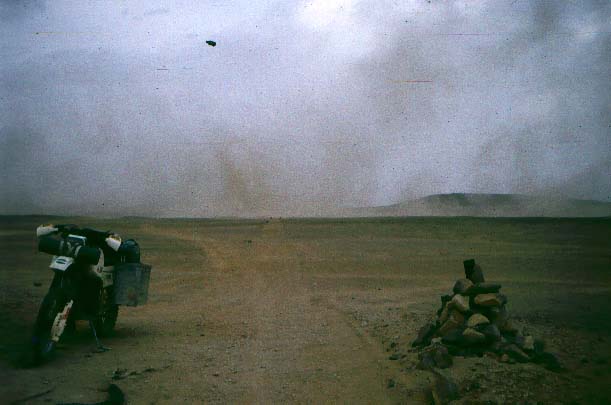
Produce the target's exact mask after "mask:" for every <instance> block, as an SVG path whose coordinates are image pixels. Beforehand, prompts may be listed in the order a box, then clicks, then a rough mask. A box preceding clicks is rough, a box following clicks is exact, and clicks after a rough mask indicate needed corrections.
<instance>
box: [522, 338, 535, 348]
mask: <svg viewBox="0 0 611 405" xmlns="http://www.w3.org/2000/svg"><path fill="white" fill-rule="evenodd" d="M520 347H521V348H522V350H526V351H529V352H532V351H534V350H535V338H533V337H532V336H524V339H523V341H522V345H521V346H520Z"/></svg>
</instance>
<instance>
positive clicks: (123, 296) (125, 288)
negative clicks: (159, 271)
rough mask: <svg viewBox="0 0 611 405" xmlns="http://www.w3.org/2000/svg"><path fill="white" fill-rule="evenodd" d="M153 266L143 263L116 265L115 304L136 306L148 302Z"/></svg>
mask: <svg viewBox="0 0 611 405" xmlns="http://www.w3.org/2000/svg"><path fill="white" fill-rule="evenodd" d="M151 269H152V266H150V265H148V264H143V263H119V264H117V265H116V266H115V280H114V289H115V304H118V305H127V306H130V307H136V306H138V305H143V304H146V302H147V300H148V293H149V280H150V278H151Z"/></svg>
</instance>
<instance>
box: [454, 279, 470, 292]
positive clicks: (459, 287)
mask: <svg viewBox="0 0 611 405" xmlns="http://www.w3.org/2000/svg"><path fill="white" fill-rule="evenodd" d="M472 286H473V282H472V281H471V280H469V279H466V278H461V279H458V280H456V283H455V284H454V288H452V291H454V294H465V293H466V292H467V290H468V289H469V288H471V287H472Z"/></svg>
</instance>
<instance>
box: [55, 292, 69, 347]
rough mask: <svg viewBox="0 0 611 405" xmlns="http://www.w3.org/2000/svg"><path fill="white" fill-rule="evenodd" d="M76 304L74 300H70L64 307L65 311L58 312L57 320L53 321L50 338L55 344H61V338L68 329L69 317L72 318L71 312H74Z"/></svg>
mask: <svg viewBox="0 0 611 405" xmlns="http://www.w3.org/2000/svg"><path fill="white" fill-rule="evenodd" d="M73 304H74V300H70V301H68V302H67V303H66V305H65V306H64V309H63V310H62V311H60V312H58V314H57V316H55V320H54V321H53V326H52V327H51V335H50V338H51V340H52V341H54V342H55V343H57V342H59V338H60V337H61V336H62V334H63V333H64V330H65V329H66V325H67V324H68V317H69V316H70V311H71V310H72V305H73Z"/></svg>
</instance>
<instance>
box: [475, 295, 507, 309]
mask: <svg viewBox="0 0 611 405" xmlns="http://www.w3.org/2000/svg"><path fill="white" fill-rule="evenodd" d="M474 302H475V305H479V306H481V307H500V306H502V305H504V304H505V303H506V302H507V298H506V297H505V296H504V295H503V294H479V295H477V296H476V297H475V299H474Z"/></svg>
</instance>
